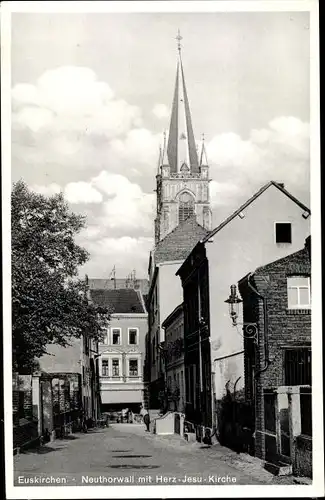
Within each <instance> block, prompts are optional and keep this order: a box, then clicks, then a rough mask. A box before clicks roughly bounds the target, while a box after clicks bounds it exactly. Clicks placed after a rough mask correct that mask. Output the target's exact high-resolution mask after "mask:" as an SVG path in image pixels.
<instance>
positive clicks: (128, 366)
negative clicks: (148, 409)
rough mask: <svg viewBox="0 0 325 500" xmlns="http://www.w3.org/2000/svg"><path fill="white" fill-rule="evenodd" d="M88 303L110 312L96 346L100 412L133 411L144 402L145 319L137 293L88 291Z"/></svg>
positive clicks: (127, 291) (114, 290)
mask: <svg viewBox="0 0 325 500" xmlns="http://www.w3.org/2000/svg"><path fill="white" fill-rule="evenodd" d="M90 297H91V300H92V301H93V302H94V303H95V304H97V305H99V306H103V307H108V308H109V310H111V311H112V313H111V316H110V321H109V325H108V328H107V331H106V333H105V337H104V341H103V342H102V343H100V344H99V346H98V351H99V378H100V395H101V409H102V411H110V410H119V409H123V408H132V409H133V411H135V412H138V411H139V409H140V408H139V407H140V404H142V403H143V401H144V397H145V395H144V381H143V371H144V356H145V336H146V333H147V327H148V324H147V321H148V315H147V311H146V307H145V304H144V301H143V297H142V294H141V292H140V291H136V290H132V289H95V288H92V289H90Z"/></svg>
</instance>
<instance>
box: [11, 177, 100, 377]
mask: <svg viewBox="0 0 325 500" xmlns="http://www.w3.org/2000/svg"><path fill="white" fill-rule="evenodd" d="M84 226H85V218H84V217H83V216H81V215H77V214H74V213H72V212H71V211H70V210H69V207H68V204H67V203H66V202H65V200H64V198H63V195H62V194H57V195H54V196H50V197H46V196H43V195H40V194H37V193H34V192H32V191H30V190H29V189H28V187H27V186H26V184H25V183H24V182H23V181H19V182H17V183H16V184H14V186H13V190H12V197H11V231H12V232H11V245H12V247H11V248H12V342H13V345H12V347H13V369H14V370H15V371H20V372H21V373H23V372H26V371H27V372H28V371H30V370H31V369H32V368H33V365H34V363H35V360H37V359H38V358H40V357H41V356H42V355H43V354H45V353H46V347H47V345H48V344H53V343H55V344H59V345H62V346H66V345H68V344H69V341H70V339H71V338H73V337H80V336H81V335H83V334H84V335H88V336H89V337H92V338H94V339H100V338H101V335H102V331H103V330H102V326H103V320H104V321H105V320H107V319H108V311H107V310H105V309H101V310H99V309H98V308H97V307H96V306H95V305H94V304H92V303H91V302H90V301H89V300H88V297H87V289H86V283H85V281H83V280H80V279H78V278H77V274H78V268H79V266H81V265H82V264H84V263H85V262H86V261H87V260H88V258H89V255H88V253H87V252H86V250H85V249H83V248H81V247H80V246H79V245H77V244H76V242H75V240H74V237H75V235H76V234H77V233H79V231H80V230H81V229H82V228H83V227H84Z"/></svg>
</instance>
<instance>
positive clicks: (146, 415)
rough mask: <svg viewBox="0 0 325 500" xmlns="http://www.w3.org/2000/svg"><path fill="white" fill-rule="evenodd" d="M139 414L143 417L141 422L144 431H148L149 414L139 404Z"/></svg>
mask: <svg viewBox="0 0 325 500" xmlns="http://www.w3.org/2000/svg"><path fill="white" fill-rule="evenodd" d="M140 415H141V416H142V418H143V423H144V424H145V426H146V432H149V431H150V415H149V413H148V410H146V409H145V408H144V407H143V405H141V410H140Z"/></svg>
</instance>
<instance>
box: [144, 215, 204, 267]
mask: <svg viewBox="0 0 325 500" xmlns="http://www.w3.org/2000/svg"><path fill="white" fill-rule="evenodd" d="M208 234H209V231H208V230H207V229H205V228H204V227H203V226H201V225H200V224H198V222H197V220H196V217H195V215H193V216H191V217H188V218H187V219H186V220H185V221H183V222H181V223H180V224H178V226H176V227H175V229H173V231H171V232H170V233H168V234H167V235H166V236H165V238H164V239H162V240H161V241H160V242H159V243H158V244H157V246H156V248H155V250H154V262H155V264H158V263H159V262H164V261H172V260H184V259H186V257H187V256H188V255H189V253H190V252H191V250H192V248H193V247H195V245H196V244H197V243H198V242H199V241H200V239H202V238H205V236H206V235H208Z"/></svg>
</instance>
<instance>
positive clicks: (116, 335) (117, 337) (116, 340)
mask: <svg viewBox="0 0 325 500" xmlns="http://www.w3.org/2000/svg"><path fill="white" fill-rule="evenodd" d="M112 344H113V345H120V344H121V329H120V328H113V329H112Z"/></svg>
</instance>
